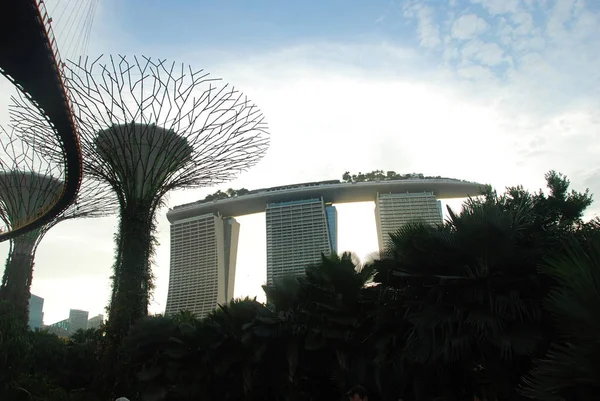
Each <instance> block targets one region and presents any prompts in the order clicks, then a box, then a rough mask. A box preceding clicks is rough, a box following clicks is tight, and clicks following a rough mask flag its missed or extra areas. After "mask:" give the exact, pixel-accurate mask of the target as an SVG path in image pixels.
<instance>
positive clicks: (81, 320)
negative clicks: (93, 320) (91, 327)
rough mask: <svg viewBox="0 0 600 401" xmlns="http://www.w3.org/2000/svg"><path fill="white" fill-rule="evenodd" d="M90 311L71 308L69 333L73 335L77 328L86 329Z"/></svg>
mask: <svg viewBox="0 0 600 401" xmlns="http://www.w3.org/2000/svg"><path fill="white" fill-rule="evenodd" d="M88 315H89V312H87V311H84V310H79V309H71V310H69V326H68V331H69V335H73V334H74V333H75V332H76V331H77V330H86V329H87V321H88Z"/></svg>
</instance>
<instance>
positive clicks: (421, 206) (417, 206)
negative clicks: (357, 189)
mask: <svg viewBox="0 0 600 401" xmlns="http://www.w3.org/2000/svg"><path fill="white" fill-rule="evenodd" d="M375 221H376V224H377V240H378V242H379V251H380V252H381V251H383V250H384V249H385V247H386V244H387V242H388V241H389V238H390V234H392V233H394V232H396V231H397V230H398V229H399V228H400V227H402V226H403V225H405V224H407V223H410V222H417V221H419V222H423V223H427V224H441V223H442V222H443V214H442V203H441V202H440V201H439V200H437V199H436V197H435V195H434V194H433V193H432V192H422V193H401V194H393V193H387V194H377V198H376V200H375Z"/></svg>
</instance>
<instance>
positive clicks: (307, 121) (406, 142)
mask: <svg viewBox="0 0 600 401" xmlns="http://www.w3.org/2000/svg"><path fill="white" fill-rule="evenodd" d="M486 4H487V5H486V7H487V8H486V10H488V11H489V12H490V13H503V14H505V17H503V18H496V19H495V21H496V25H495V26H494V27H493V28H494V29H493V30H492V29H489V24H488V23H487V22H486V21H484V20H483V19H482V18H480V17H478V16H475V15H474V14H467V15H462V16H460V17H458V18H457V19H454V18H453V17H452V18H451V19H450V20H447V21H446V20H444V21H440V20H437V21H436V20H435V19H433V17H432V14H431V11H427V9H425V10H426V11H425V12H423V11H422V10H423V8H419V9H414V10H413V11H412V12H413V16H414V18H420V21H427V23H431V24H433V25H432V26H433V27H434V28H435V29H433V30H429V31H428V29H429V28H427V29H423V28H422V27H421V25H420V24H419V27H418V32H417V33H418V34H419V40H420V42H421V46H422V47H426V48H429V47H430V46H438V48H439V50H440V59H442V57H444V59H445V61H447V65H446V66H445V67H439V68H438V67H437V66H436V65H435V63H428V61H430V60H426V59H425V58H424V57H423V56H422V55H420V54H419V52H418V51H417V50H416V49H412V48H407V47H405V46H401V45H398V44H394V43H391V42H386V41H380V42H378V41H377V40H373V41H370V42H366V43H327V42H321V43H305V44H304V45H301V46H288V47H282V49H280V50H278V51H270V52H257V51H256V49H247V50H246V51H243V52H240V51H237V49H236V51H235V52H233V51H228V50H226V49H225V50H223V49H220V50H218V51H215V50H214V49H212V50H211V49H202V51H201V52H197V53H191V52H190V51H189V50H188V49H186V50H185V51H182V49H178V48H175V47H174V48H172V49H161V50H165V52H164V53H161V56H162V55H164V56H167V57H168V56H170V55H171V56H176V59H178V60H184V61H186V62H189V63H191V64H192V65H193V66H195V67H198V68H206V69H207V70H209V71H210V72H213V73H215V74H216V75H218V76H222V77H224V78H225V79H226V80H227V81H230V82H232V83H234V84H235V85H236V87H239V88H240V89H241V90H243V91H244V92H245V93H246V94H248V95H249V96H250V98H252V99H253V100H255V101H256V103H257V104H258V106H259V107H260V108H261V109H262V110H263V111H264V113H265V115H266V117H267V119H268V122H269V125H270V130H271V132H272V135H273V136H272V146H271V149H270V150H269V153H268V155H267V157H266V158H265V160H264V161H262V162H261V163H260V164H259V165H258V166H256V167H255V168H253V169H252V170H250V171H249V172H247V173H244V174H242V175H241V176H240V178H239V179H238V180H236V181H235V182H232V183H229V184H227V185H223V186H221V187H220V188H228V187H233V188H236V187H246V188H257V187H265V186H270V185H278V184H287V183H291V182H300V181H309V180H321V179H332V178H339V176H340V174H341V173H343V172H344V171H346V170H351V171H359V170H362V171H368V170H370V169H371V170H372V169H384V170H386V169H390V170H395V171H421V172H423V173H425V174H443V175H447V176H455V177H458V178H465V179H471V180H476V181H481V182H489V183H491V184H493V185H495V186H496V187H498V188H499V189H501V188H502V187H504V186H506V185H512V184H523V185H525V186H526V187H529V188H533V189H537V188H540V187H542V186H543V184H544V183H543V174H544V173H545V172H546V171H547V170H549V169H551V168H554V169H557V170H558V171H561V172H563V173H566V174H567V175H569V177H570V178H571V180H572V182H573V187H574V188H576V189H579V190H581V189H583V188H584V186H586V185H589V186H591V189H592V191H593V192H596V193H600V181H599V180H598V179H597V177H599V176H600V172H599V170H598V168H597V167H595V166H596V161H597V160H598V157H599V156H600V149H599V148H598V146H597V145H596V142H597V141H596V137H597V132H598V129H599V128H600V117H599V115H598V112H597V111H596V110H599V109H600V107H599V106H600V104H599V103H600V102H599V101H598V99H597V98H596V94H597V89H598V82H599V78H600V73H599V72H598V68H597V67H598V60H597V59H595V58H593V57H592V55H594V54H599V53H598V52H597V50H598V44H597V43H595V42H594V41H592V40H591V39H592V38H594V35H595V33H597V32H598V26H595V25H594V24H593V23H592V22H595V21H597V17H598V16H597V15H596V14H592V13H590V12H583V11H581V10H579V11H576V12H575V11H573V12H572V11H571V10H577V9H576V8H574V7H573V6H572V5H569V4H568V3H565V4H567V6H568V7H567V6H563V8H556V9H555V10H554V11H553V13H555V14H557V16H556V17H553V18H555V22H553V23H552V24H550V25H549V27H548V29H545V28H544V30H543V32H542V28H543V27H540V26H534V27H533V29H530V28H531V26H530V25H528V24H530V23H531V22H532V21H531V20H530V19H529V18H526V17H523V16H520V17H514V16H511V15H510V14H509V12H508V11H506V12H505V11H500V9H499V8H498V7H500V5H499V4H500V3H496V2H487V3H486ZM510 4H512V3H509V5H510ZM557 7H558V6H557ZM510 10H512V8H510ZM510 10H509V11H510ZM516 12H524V11H522V10H516ZM565 13H566V14H565ZM567 14H568V15H567ZM571 15H576V17H571ZM430 17H431V18H430ZM427 18H430V19H427ZM489 21H490V24H491V21H492V20H489ZM565 22H568V23H566V24H565ZM425 26H427V25H426V24H425ZM520 26H521V27H527V30H528V31H529V33H526V32H525V30H523V31H520V30H519V27H520ZM446 27H448V28H446ZM555 28H556V29H555ZM426 32H429V34H426ZM484 32H485V33H486V35H485V36H484V37H483V38H478V37H477V36H479V35H480V34H482V33H484ZM490 32H492V33H495V34H494V35H489V34H490ZM542 33H543V36H542ZM436 37H438V38H439V40H440V42H439V44H436V43H438V42H436V41H435V39H432V40H431V41H430V40H428V39H426V38H436ZM453 38H456V39H460V41H457V40H453ZM581 38H583V39H585V40H581ZM108 39H110V38H105V40H108ZM484 39H485V41H484ZM463 40H464V42H463ZM462 44H464V47H462V50H461V52H460V53H459V52H458V51H457V49H459V48H460V46H459V45H462ZM169 52H171V54H169ZM513 59H514V62H512V60H513ZM503 61H507V62H508V63H509V65H510V67H509V68H508V70H507V71H506V75H505V77H504V79H499V78H498V76H497V75H496V74H495V70H494V68H490V67H495V66H498V64H499V63H502V62H503ZM573 155H576V157H573ZM215 189H216V188H210V189H203V190H190V191H184V192H176V193H174V194H171V196H170V199H169V205H176V204H180V203H184V202H189V201H193V200H197V199H199V198H202V197H203V196H205V195H206V194H208V193H210V192H212V191H214V190H215ZM343 210H345V212H344V211H343ZM594 210H596V211H598V210H599V208H598V205H596V206H595V209H594ZM164 213H165V210H163V211H161V212H160V214H159V216H158V220H159V241H160V243H161V245H160V247H159V248H158V252H157V258H156V263H157V265H156V267H155V273H156V276H157V288H156V295H155V303H154V304H153V306H152V309H153V310H154V311H160V310H162V309H163V308H164V304H165V301H166V291H167V287H168V268H169V237H168V222H167V221H166V218H165V216H164ZM357 214H358V215H357ZM372 217H373V205H372V204H366V205H352V206H350V205H346V206H343V207H341V208H340V219H341V221H340V231H339V234H340V245H341V248H342V249H347V248H349V249H351V250H355V251H357V252H358V253H359V255H361V256H364V255H365V254H367V253H369V252H371V251H373V250H374V249H373V248H374V247H375V246H376V242H375V234H374V224H373V220H372ZM239 221H240V223H241V224H242V231H241V238H240V241H241V242H240V249H239V260H238V276H237V278H238V280H237V283H236V285H237V289H236V294H237V295H246V294H260V293H261V291H260V284H262V282H263V281H264V275H265V252H264V241H265V232H264V216H263V215H253V216H246V217H243V218H240V219H239ZM344 226H345V227H346V228H343V227H344ZM114 229H115V219H106V220H98V221H86V222H72V223H64V224H62V225H59V226H58V227H56V228H54V229H53V230H52V231H51V232H50V233H49V234H48V236H47V237H46V238H45V239H44V241H43V242H42V245H41V246H40V250H39V255H38V258H37V263H36V273H35V278H34V287H33V290H34V293H35V292H38V293H39V295H41V296H44V297H45V298H46V301H47V308H46V313H47V316H48V320H59V318H61V316H63V315H64V313H66V310H65V309H66V308H68V307H73V308H77V307H81V308H88V309H90V313H92V314H96V313H102V311H103V308H104V306H105V305H106V302H107V300H108V294H109V288H110V287H109V280H108V277H109V276H110V274H111V266H112V263H113V254H112V251H113V245H112V233H113V232H114ZM73 236H78V237H79V238H92V239H93V242H94V243H93V244H92V243H91V242H90V245H89V246H84V245H83V244H81V245H80V244H79V243H78V245H76V246H75V247H76V248H77V249H79V250H80V251H81V253H72V252H70V250H71V248H73V247H74V246H73V241H72V237H73ZM1 246H2V247H3V248H2V249H4V250H6V244H2V245H1ZM88 248H89V249H88ZM86 255H87V256H86ZM70 272H73V273H72V274H73V275H74V276H76V277H77V280H75V279H74V280H71V281H66V280H61V281H58V280H55V279H54V278H53V276H57V277H59V276H61V275H62V276H63V277H64V276H65V275H67V274H70ZM57 283H60V284H57ZM58 285H60V287H58ZM81 288H83V289H88V290H89V291H82V290H81ZM63 310H65V311H64V312H63Z"/></svg>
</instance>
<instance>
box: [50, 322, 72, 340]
mask: <svg viewBox="0 0 600 401" xmlns="http://www.w3.org/2000/svg"><path fill="white" fill-rule="evenodd" d="M46 328H47V329H48V332H50V333H52V334H56V335H57V336H59V337H69V319H64V320H61V321H60V322H56V323H53V324H51V325H49V326H46Z"/></svg>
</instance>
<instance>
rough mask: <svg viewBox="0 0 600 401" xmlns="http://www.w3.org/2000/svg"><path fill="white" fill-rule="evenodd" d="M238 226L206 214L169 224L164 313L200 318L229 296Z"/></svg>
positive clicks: (232, 220)
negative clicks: (178, 313) (169, 245)
mask: <svg viewBox="0 0 600 401" xmlns="http://www.w3.org/2000/svg"><path fill="white" fill-rule="evenodd" d="M239 232H240V225H239V223H238V222H237V221H236V220H235V219H234V218H232V217H226V218H224V217H221V216H219V215H216V214H213V213H210V214H204V215H201V216H196V217H191V218H187V219H183V220H178V221H174V222H172V224H171V267H170V276H169V294H168V296H167V307H166V312H165V313H166V314H167V315H170V314H174V313H177V312H180V311H190V312H192V313H194V314H195V315H196V316H198V317H203V316H205V315H206V314H208V313H209V312H210V311H212V310H213V309H215V308H216V307H217V305H218V304H224V303H226V302H228V301H230V300H231V299H232V298H233V291H234V282H235V267H236V258H237V246H238V239H239Z"/></svg>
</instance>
